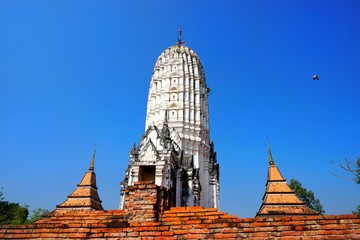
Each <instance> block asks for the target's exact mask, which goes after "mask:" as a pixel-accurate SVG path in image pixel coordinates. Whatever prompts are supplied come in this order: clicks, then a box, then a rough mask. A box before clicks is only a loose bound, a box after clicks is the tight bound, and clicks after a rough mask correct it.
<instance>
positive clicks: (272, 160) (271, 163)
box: [267, 138, 275, 165]
mask: <svg viewBox="0 0 360 240" xmlns="http://www.w3.org/2000/svg"><path fill="white" fill-rule="evenodd" d="M267 144H268V153H269V164H270V165H275V163H274V159H273V157H272V154H271V149H270V142H269V138H267Z"/></svg>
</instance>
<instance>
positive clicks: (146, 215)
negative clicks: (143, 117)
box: [0, 183, 360, 240]
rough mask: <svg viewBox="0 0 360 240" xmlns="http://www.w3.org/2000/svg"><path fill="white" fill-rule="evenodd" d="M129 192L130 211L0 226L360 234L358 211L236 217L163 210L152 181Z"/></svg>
mask: <svg viewBox="0 0 360 240" xmlns="http://www.w3.org/2000/svg"><path fill="white" fill-rule="evenodd" d="M127 194H128V196H127V197H128V198H127V200H128V203H127V204H128V205H127V207H128V209H126V210H110V211H103V210H100V211H98V210H92V211H90V210H89V211H65V212H64V211H61V212H57V211H54V212H53V213H52V214H51V216H49V217H48V218H45V219H42V220H39V221H37V222H36V223H34V224H30V225H3V226H0V239H143V240H145V239H253V240H256V239H259V240H260V239H283V240H295V239H302V240H307V239H309V240H310V239H347V240H348V239H360V218H358V217H357V216H356V215H337V216H330V215H327V216H303V217H302V216H297V217H274V218H238V217H237V216H234V215H229V214H227V213H224V212H220V211H218V210H217V209H215V208H203V207H173V208H170V209H169V210H165V209H166V208H167V207H168V203H167V202H166V201H164V199H167V198H166V195H162V194H167V193H166V190H164V189H162V188H160V187H157V186H156V185H155V184H153V183H137V184H135V186H134V188H130V189H129V191H128V192H127ZM160 196H162V197H164V196H165V197H164V198H161V199H162V200H161V201H160V200H159V197H160ZM167 196H168V195H167ZM154 198H155V199H154Z"/></svg>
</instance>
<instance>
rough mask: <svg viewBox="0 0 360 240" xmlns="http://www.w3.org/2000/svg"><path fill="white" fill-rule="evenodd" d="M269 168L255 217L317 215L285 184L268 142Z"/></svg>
mask: <svg viewBox="0 0 360 240" xmlns="http://www.w3.org/2000/svg"><path fill="white" fill-rule="evenodd" d="M268 153H269V170H268V178H267V182H266V190H265V194H264V197H263V199H262V200H263V202H262V204H261V207H260V210H259V211H258V212H257V214H256V216H257V217H260V216H261V217H273V216H299V215H301V216H304V215H318V214H319V213H318V212H316V211H314V210H312V209H311V208H309V207H307V206H306V205H305V203H304V202H302V201H301V200H300V199H299V198H298V197H297V196H296V195H295V192H294V191H293V190H292V189H291V188H290V187H289V186H288V185H287V184H286V179H285V178H283V176H282V175H281V173H280V171H279V169H278V167H277V166H276V165H275V163H274V159H273V157H272V154H271V149H270V144H268Z"/></svg>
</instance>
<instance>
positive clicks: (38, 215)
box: [28, 208, 50, 223]
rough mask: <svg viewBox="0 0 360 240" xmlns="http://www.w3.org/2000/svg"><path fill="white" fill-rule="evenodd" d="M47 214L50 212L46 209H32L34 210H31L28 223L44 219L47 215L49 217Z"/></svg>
mask: <svg viewBox="0 0 360 240" xmlns="http://www.w3.org/2000/svg"><path fill="white" fill-rule="evenodd" d="M49 213H50V212H49V211H48V210H46V209H42V208H37V209H34V210H32V213H31V215H30V218H29V220H28V222H29V223H33V222H35V221H37V220H39V219H42V218H44V217H46V216H47V215H49Z"/></svg>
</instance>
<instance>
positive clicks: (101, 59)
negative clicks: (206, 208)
mask: <svg viewBox="0 0 360 240" xmlns="http://www.w3.org/2000/svg"><path fill="white" fill-rule="evenodd" d="M180 24H181V25H182V27H183V38H184V39H186V44H187V46H189V47H191V48H192V49H193V50H194V51H195V52H196V53H197V54H198V56H199V57H200V59H201V61H202V64H203V66H204V69H205V74H206V77H207V83H208V86H209V87H210V88H211V89H212V92H211V95H210V99H209V101H210V123H211V138H212V140H214V142H215V148H216V150H217V153H218V161H219V163H220V166H221V168H220V175H221V178H220V181H221V199H220V201H221V202H220V208H221V210H222V211H225V212H228V213H231V214H236V215H238V216H239V217H253V216H254V215H255V214H256V211H257V210H258V208H259V207H260V205H261V199H262V196H263V194H264V191H265V183H266V178H267V167H268V155H267V145H266V137H267V136H268V137H269V139H270V142H271V146H272V152H273V157H274V160H275V163H276V164H277V166H278V167H279V168H280V171H281V172H282V174H283V175H284V177H285V178H287V179H288V180H290V179H291V178H295V179H297V180H299V181H300V182H301V183H303V186H304V187H306V188H308V189H311V190H313V191H314V193H315V196H316V197H317V198H319V199H320V201H321V203H322V204H323V206H324V209H325V211H326V213H328V214H340V213H350V212H351V211H352V210H354V209H355V207H356V206H357V205H358V204H360V191H359V187H360V185H356V184H355V183H353V182H351V181H347V180H344V179H340V178H337V177H334V176H333V175H332V173H337V174H341V171H339V169H338V168H337V167H336V165H335V164H333V163H332V162H333V161H335V162H338V161H341V159H343V158H345V157H348V158H349V159H355V156H356V155H360V111H359V109H360V94H359V90H360V77H359V76H360V44H359V43H360V28H359V26H360V2H359V1H350V0H349V1H330V0H326V1H316V0H315V1H314V0H311V1H310V0H309V1H288V0H284V1H254V0H251V1H250V0H249V1H209V0H207V1H188V0H184V1H133V0H131V1H130V0H129V1H91V0H90V1H89V0H87V1H66V0H65V1H64V0H61V1H40V0H38V1H16V0H14V1H4V0H2V1H0V26H1V27H0V83H1V86H0V109H1V112H0V161H1V162H0V164H1V165H0V166H1V167H0V186H1V187H3V188H4V189H3V192H4V197H5V198H6V199H7V200H9V201H14V202H20V203H21V204H25V203H26V204H29V205H31V207H32V208H46V209H49V210H53V209H54V208H55V206H56V205H57V204H60V203H62V202H63V201H64V200H65V199H66V196H67V195H69V194H70V193H71V192H72V191H73V190H74V189H75V187H76V185H77V184H78V183H79V182H80V180H81V178H82V176H83V174H84V173H85V171H87V169H88V167H89V164H90V161H91V156H92V153H93V148H94V145H95V144H97V156H96V162H95V172H96V174H97V184H98V187H99V194H100V198H101V199H102V201H103V206H104V208H105V209H116V208H117V206H118V201H119V191H120V189H119V182H120V181H122V180H123V177H124V171H125V168H126V166H127V164H128V160H129V157H128V151H129V150H130V148H131V147H132V144H133V143H134V142H138V141H139V139H140V137H141V135H142V134H143V132H144V125H145V114H146V102H147V94H148V88H149V83H150V78H151V74H152V71H153V67H154V64H155V61H156V59H157V57H158V56H159V55H160V53H161V52H162V51H163V50H164V49H166V48H167V47H169V46H170V45H173V44H175V43H176V39H177V34H178V33H177V31H178V26H179V25H180ZM313 74H318V75H319V77H320V80H319V81H313V80H312V75H313Z"/></svg>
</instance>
